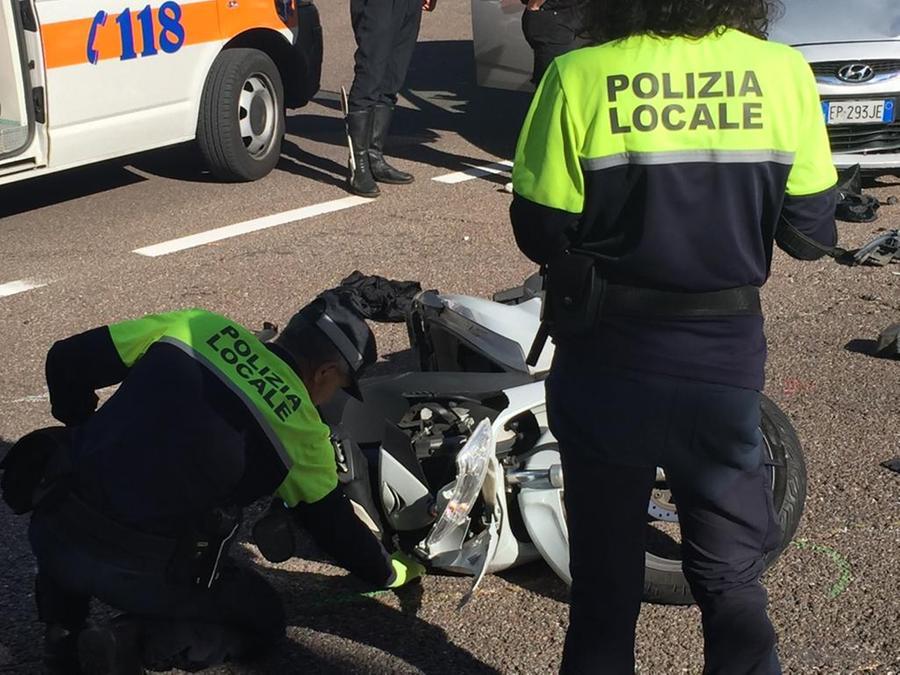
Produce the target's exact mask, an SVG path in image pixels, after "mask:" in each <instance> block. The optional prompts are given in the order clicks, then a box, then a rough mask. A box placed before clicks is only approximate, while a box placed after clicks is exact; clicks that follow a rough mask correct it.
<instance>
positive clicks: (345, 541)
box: [293, 486, 394, 588]
mask: <svg viewBox="0 0 900 675" xmlns="http://www.w3.org/2000/svg"><path fill="white" fill-rule="evenodd" d="M293 513H294V517H295V519H296V520H297V522H298V523H299V524H300V526H301V527H303V528H304V529H305V530H306V531H307V532H309V534H310V536H312V538H313V541H315V542H316V544H317V545H318V546H319V547H320V548H321V549H322V550H323V551H325V553H327V554H328V555H329V556H330V557H331V558H332V559H333V560H334V561H335V562H336V563H337V564H338V565H340V566H341V567H343V568H344V569H346V570H348V571H349V572H350V573H351V574H353V575H354V576H356V577H359V578H360V579H362V580H363V581H365V582H366V583H368V584H371V585H373V586H377V587H379V588H387V587H388V586H389V585H390V584H391V583H392V582H393V580H394V568H393V566H392V565H391V559H390V556H389V555H388V552H387V551H386V550H385V548H384V546H382V545H381V542H380V541H378V539H377V538H376V537H375V535H374V534H372V531H371V530H370V529H369V528H368V527H366V526H365V525H364V524H363V522H362V521H361V520H360V519H359V518H357V516H356V513H354V511H353V505H352V504H351V503H350V500H349V499H348V498H347V495H345V494H344V490H343V488H342V487H340V486H338V487H336V488H335V489H334V490H332V491H331V492H329V493H328V494H327V495H326V496H325V497H323V498H322V499H320V500H319V501H317V502H314V503H312V504H304V503H301V504H298V505H297V506H296V507H295V508H294V509H293Z"/></svg>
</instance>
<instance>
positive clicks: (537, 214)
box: [510, 62, 584, 263]
mask: <svg viewBox="0 0 900 675" xmlns="http://www.w3.org/2000/svg"><path fill="white" fill-rule="evenodd" d="M579 135H580V134H579V132H578V130H577V125H576V123H575V120H574V119H573V115H572V111H571V110H570V109H569V106H568V103H567V101H566V96H565V92H564V90H563V87H562V81H561V79H560V75H559V70H558V69H557V65H556V63H555V62H554V63H552V64H551V65H550V67H549V68H548V69H547V72H546V74H545V75H544V78H543V79H542V80H541V84H540V86H539V87H538V90H537V92H536V93H535V96H534V99H533V101H532V103H531V109H530V110H529V111H528V116H527V117H526V118H525V124H524V126H523V128H522V132H521V134H520V136H519V142H518V145H517V147H516V158H515V164H514V165H513V174H512V177H513V192H514V195H513V202H512V206H510V220H511V222H512V226H513V233H514V234H515V237H516V242H517V244H518V245H519V248H520V249H521V250H522V252H523V253H524V254H525V255H526V256H528V257H529V258H531V259H532V260H533V261H535V262H537V263H545V262H548V261H549V260H550V259H552V258H553V257H555V256H556V255H557V254H558V253H561V252H562V251H564V250H565V249H566V247H567V246H568V245H569V240H570V235H571V234H572V233H573V231H574V229H575V228H576V227H577V225H578V220H579V216H580V214H581V212H582V210H583V208H584V176H583V174H582V172H581V165H580V163H579V156H580V152H579V150H580V142H579V140H578V138H579Z"/></svg>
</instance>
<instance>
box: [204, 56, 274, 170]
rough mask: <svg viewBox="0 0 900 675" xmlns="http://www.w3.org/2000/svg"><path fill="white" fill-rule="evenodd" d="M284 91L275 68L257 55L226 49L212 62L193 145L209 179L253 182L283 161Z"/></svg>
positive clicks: (271, 63)
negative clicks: (211, 177) (197, 148)
mask: <svg viewBox="0 0 900 675" xmlns="http://www.w3.org/2000/svg"><path fill="white" fill-rule="evenodd" d="M283 137H284V87H283V85H282V83H281V76H280V75H279V74H278V68H277V67H276V66H275V64H274V63H273V62H272V59H270V58H269V57H268V56H267V55H266V54H264V53H263V52H261V51H259V50H257V49H243V48H241V49H226V50H225V51H223V52H222V53H221V54H219V56H218V57H216V60H215V61H214V62H213V64H212V67H211V68H210V70H209V75H208V76H207V78H206V84H205V85H204V87H203V96H202V98H201V99H200V118H199V120H198V121H197V142H198V143H199V145H200V151H201V152H202V153H203V158H204V159H205V160H206V165H207V166H208V167H209V170H210V172H212V174H213V175H214V176H215V177H216V178H218V179H220V180H224V181H233V182H238V181H251V180H257V179H259V178H262V177H263V176H265V175H266V174H268V173H269V172H270V171H271V170H272V169H274V168H275V165H276V164H278V160H279V158H280V157H281V140H282V138H283Z"/></svg>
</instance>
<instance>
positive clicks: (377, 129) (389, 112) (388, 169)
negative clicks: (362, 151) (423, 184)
mask: <svg viewBox="0 0 900 675" xmlns="http://www.w3.org/2000/svg"><path fill="white" fill-rule="evenodd" d="M393 115H394V108H393V106H389V105H376V106H375V108H374V109H373V110H372V142H371V145H370V147H369V164H370V165H371V167H372V176H373V177H374V178H375V180H377V181H378V182H379V183H393V184H394V185H406V184H407V183H412V182H413V180H415V179H414V178H413V175H412V174H411V173H406V172H405V171H401V170H400V169H398V168H396V167H393V166H391V165H390V164H388V163H387V162H386V161H385V159H384V144H385V141H386V140H387V135H388V129H390V128H391V117H393Z"/></svg>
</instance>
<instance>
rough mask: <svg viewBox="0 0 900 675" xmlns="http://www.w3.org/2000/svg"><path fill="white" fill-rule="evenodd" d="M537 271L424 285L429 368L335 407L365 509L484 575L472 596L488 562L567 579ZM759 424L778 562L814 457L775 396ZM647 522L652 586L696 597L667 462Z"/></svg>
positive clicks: (415, 325) (422, 550)
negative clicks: (466, 288) (536, 351)
mask: <svg viewBox="0 0 900 675" xmlns="http://www.w3.org/2000/svg"><path fill="white" fill-rule="evenodd" d="M538 283H539V280H537V279H535V278H531V279H529V280H527V281H526V282H525V284H524V285H523V286H522V287H520V288H517V289H512V290H510V291H505V292H503V293H498V294H497V295H495V296H494V300H486V299H482V298H476V297H469V296H461V295H443V294H437V293H435V292H431V291H429V292H424V293H422V294H420V295H419V296H418V297H417V298H416V300H415V301H414V303H413V307H412V309H411V311H410V313H409V315H408V317H407V325H408V329H409V335H410V343H411V346H412V348H413V350H414V351H415V352H416V353H417V355H418V359H419V364H420V370H419V371H416V372H408V373H402V374H399V375H391V376H386V377H378V378H371V379H366V380H363V381H362V389H363V393H364V398H365V403H360V402H359V401H356V400H355V399H350V398H342V399H340V400H339V401H337V402H335V404H333V405H331V406H329V407H328V408H326V410H325V416H326V420H327V421H329V423H330V424H331V425H332V427H333V428H334V430H335V438H336V448H337V452H338V462H339V466H340V469H341V480H342V482H343V483H344V484H345V489H346V491H347V492H348V495H349V496H350V499H351V500H352V501H353V503H354V507H355V508H356V510H357V513H358V515H359V516H360V517H361V518H363V519H364V520H365V521H366V522H367V523H368V524H369V526H370V527H371V528H372V529H373V530H374V531H376V532H377V533H378V534H379V535H380V536H382V537H383V538H384V539H385V540H386V541H387V540H393V543H394V544H397V545H399V546H400V547H402V548H404V549H406V550H408V551H410V552H413V553H415V554H416V555H417V556H418V557H419V558H420V559H421V560H423V561H425V562H426V564H428V565H429V566H430V567H432V568H435V569H439V570H447V571H450V572H455V573H463V574H469V575H472V576H474V577H475V580H474V583H473V585H472V588H471V591H470V593H469V595H468V596H467V597H470V596H471V593H472V592H474V591H475V590H476V588H477V587H478V584H479V583H480V581H481V579H482V578H483V577H484V575H485V574H487V573H492V572H499V571H502V570H505V569H509V568H511V567H514V566H516V565H520V564H522V563H525V562H529V561H532V560H535V559H537V558H539V557H542V558H543V559H544V560H546V562H547V564H548V565H549V566H550V567H551V568H552V569H553V571H554V572H555V573H556V574H557V575H559V577H560V578H561V579H563V580H564V581H565V582H566V583H569V582H570V581H571V577H570V574H569V550H568V531H567V528H566V516H565V509H564V506H563V490H564V489H565V485H564V476H563V473H562V468H561V465H560V457H559V448H558V445H557V442H556V440H555V439H554V437H553V435H552V434H551V433H550V431H549V430H548V425H547V413H546V408H545V401H544V382H543V379H544V377H545V376H546V374H547V371H548V370H549V367H550V363H551V360H552V356H553V345H552V343H550V342H548V343H547V345H546V346H545V348H544V349H543V352H542V353H541V354H540V357H539V359H538V360H537V365H536V366H534V367H529V366H528V365H527V364H526V353H527V352H528V350H529V348H530V346H531V344H532V342H533V340H534V337H535V334H536V333H537V330H538V325H539V318H540V308H541V298H540V295H539V289H538ZM761 427H762V433H763V436H764V438H765V443H766V452H767V464H768V466H769V467H770V470H771V476H772V490H773V497H774V503H775V509H776V512H777V513H778V518H779V521H780V524H781V527H782V530H783V532H784V538H783V541H782V543H781V546H780V547H779V548H778V549H777V550H776V551H774V552H773V553H772V554H771V555H770V556H769V559H768V563H769V564H771V563H772V562H774V561H775V559H776V558H777V557H778V555H779V554H780V553H781V551H782V550H783V549H784V547H785V546H787V544H788V543H789V542H790V540H791V538H792V537H793V535H794V533H795V531H796V529H797V525H798V524H799V520H800V516H801V514H802V511H803V503H804V499H805V495H806V467H805V464H804V460H803V454H802V450H801V447H800V442H799V440H798V438H797V435H796V432H795V431H794V429H793V427H792V426H791V423H790V422H789V421H788V419H787V418H786V417H785V415H784V414H783V413H782V412H781V411H780V410H779V409H778V408H777V406H776V405H775V404H774V403H772V402H771V401H770V400H769V399H767V398H763V400H762V425H761ZM598 517H610V518H614V517H615V514H614V513H611V514H606V515H600V516H598ZM647 523H648V524H647V526H648V527H649V528H651V529H652V533H651V535H652V536H648V538H647V540H648V549H647V554H646V575H645V599H646V600H647V601H651V602H660V603H670V604H689V603H691V602H692V601H693V599H692V597H691V593H690V589H689V587H688V584H687V581H686V580H685V578H684V575H683V573H682V570H681V560H680V553H679V545H678V541H679V533H678V525H677V523H678V508H677V505H676V504H675V503H674V501H673V499H672V497H671V493H670V491H669V490H668V488H667V485H666V477H665V473H664V472H663V471H662V470H661V469H660V470H657V480H656V486H655V488H654V490H653V493H652V497H651V499H650V502H649V504H648V507H647ZM610 583H615V581H614V580H610Z"/></svg>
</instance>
